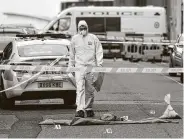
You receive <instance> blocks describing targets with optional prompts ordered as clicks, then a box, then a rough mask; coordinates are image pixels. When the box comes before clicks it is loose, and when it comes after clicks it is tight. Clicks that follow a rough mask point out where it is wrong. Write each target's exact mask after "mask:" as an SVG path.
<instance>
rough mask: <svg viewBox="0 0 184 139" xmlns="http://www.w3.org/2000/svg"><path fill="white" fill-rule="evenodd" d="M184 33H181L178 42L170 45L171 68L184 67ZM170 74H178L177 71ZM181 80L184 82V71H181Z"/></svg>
mask: <svg viewBox="0 0 184 139" xmlns="http://www.w3.org/2000/svg"><path fill="white" fill-rule="evenodd" d="M183 46H184V34H181V35H180V36H179V37H178V39H177V42H176V44H174V45H172V46H170V48H171V54H170V62H169V67H170V68H175V67H178V68H183V49H184V47H183ZM169 75H170V76H176V75H177V73H169ZM180 79H181V82H182V83H183V73H181V76H180Z"/></svg>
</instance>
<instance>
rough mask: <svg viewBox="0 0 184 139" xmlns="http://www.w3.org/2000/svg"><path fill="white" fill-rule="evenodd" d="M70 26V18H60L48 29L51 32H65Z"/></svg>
mask: <svg viewBox="0 0 184 139" xmlns="http://www.w3.org/2000/svg"><path fill="white" fill-rule="evenodd" d="M70 24H71V19H70V18H60V19H59V20H57V21H56V22H55V23H54V24H53V25H52V26H51V27H50V28H49V30H51V31H66V30H68V29H69V27H70Z"/></svg>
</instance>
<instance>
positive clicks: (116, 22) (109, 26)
mask: <svg viewBox="0 0 184 139" xmlns="http://www.w3.org/2000/svg"><path fill="white" fill-rule="evenodd" d="M120 24H121V21H120V18H119V17H110V18H106V31H120V30H121V28H120Z"/></svg>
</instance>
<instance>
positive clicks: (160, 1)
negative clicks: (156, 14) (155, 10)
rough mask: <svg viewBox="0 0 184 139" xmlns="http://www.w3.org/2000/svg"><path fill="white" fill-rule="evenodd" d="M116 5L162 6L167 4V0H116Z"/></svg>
mask: <svg viewBox="0 0 184 139" xmlns="http://www.w3.org/2000/svg"><path fill="white" fill-rule="evenodd" d="M114 5H115V6H146V5H153V6H162V7H165V6H166V5H167V0H114Z"/></svg>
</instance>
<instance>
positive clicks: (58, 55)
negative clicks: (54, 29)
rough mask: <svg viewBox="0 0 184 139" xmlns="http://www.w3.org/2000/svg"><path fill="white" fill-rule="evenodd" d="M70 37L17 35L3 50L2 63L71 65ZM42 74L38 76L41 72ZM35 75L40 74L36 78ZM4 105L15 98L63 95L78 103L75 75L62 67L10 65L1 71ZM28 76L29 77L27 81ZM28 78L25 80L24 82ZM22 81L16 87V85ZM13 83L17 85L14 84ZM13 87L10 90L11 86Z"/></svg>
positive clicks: (0, 102)
mask: <svg viewBox="0 0 184 139" xmlns="http://www.w3.org/2000/svg"><path fill="white" fill-rule="evenodd" d="M69 45H70V41H69V40H67V39H50V38H40V39H38V38H37V39H33V38H32V39H17V40H14V41H12V42H10V43H9V44H8V45H7V46H6V47H5V49H4V51H3V52H2V54H1V55H2V57H1V64H4V65H13V66H22V65H24V66H25V65H29V66H39V65H49V64H53V65H54V66H60V67H67V66H68V61H69V55H68V54H69V48H68V47H69ZM56 59H57V60H58V61H59V62H57V61H56V63H53V61H55V60H56ZM37 74H38V76H37ZM33 76H36V77H34V78H33V79H32V77H33ZM0 80H1V88H0V89H1V90H5V91H3V92H2V93H0V106H1V107H2V108H11V107H13V106H14V103H15V100H32V99H47V98H62V99H64V104H66V105H74V104H75V99H76V87H75V82H74V81H75V80H74V76H73V74H71V73H67V72H62V71H44V72H40V71H26V70H24V69H23V70H20V69H19V70H18V69H17V70H16V69H7V70H4V71H2V72H1V75H0ZM27 80H28V81H27ZM24 81H26V82H25V83H23V84H22V82H24ZM17 84H20V85H18V86H17V87H15V85H17ZM12 87H13V88H12ZM9 88H12V89H10V90H7V89H9Z"/></svg>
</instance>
